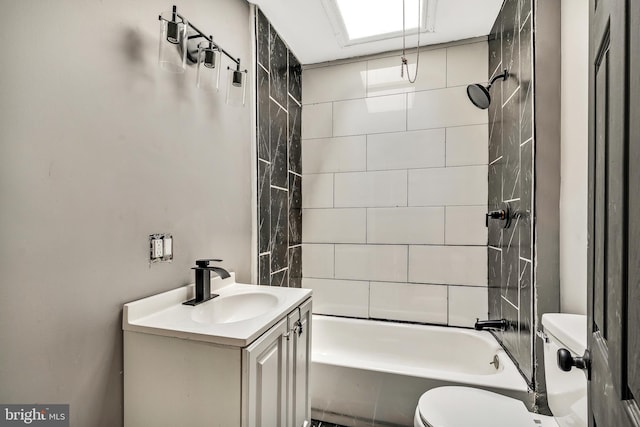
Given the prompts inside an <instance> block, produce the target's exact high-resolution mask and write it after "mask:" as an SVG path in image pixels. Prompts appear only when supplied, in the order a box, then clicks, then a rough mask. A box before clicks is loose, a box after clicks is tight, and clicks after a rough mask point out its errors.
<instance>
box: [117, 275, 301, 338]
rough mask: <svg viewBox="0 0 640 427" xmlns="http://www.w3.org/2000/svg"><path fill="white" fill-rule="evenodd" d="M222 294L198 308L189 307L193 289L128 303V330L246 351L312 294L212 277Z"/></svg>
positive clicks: (213, 288)
mask: <svg viewBox="0 0 640 427" xmlns="http://www.w3.org/2000/svg"><path fill="white" fill-rule="evenodd" d="M211 292H212V293H215V294H218V295H219V296H218V297H216V298H213V299H211V300H209V301H206V302H204V303H202V304H200V305H197V306H189V305H183V304H182V303H183V302H185V301H187V300H190V299H192V298H193V297H194V295H195V289H194V285H187V286H183V287H180V288H177V289H173V290H171V291H168V292H164V293H161V294H158V295H153V296H150V297H147V298H143V299H141V300H138V301H133V302H130V303H128V304H125V305H124V309H123V314H122V329H123V330H125V331H133V332H143V333H146V334H153V335H161V336H167V337H174V338H182V339H188V340H195V341H204V342H209V343H215V344H221V345H231V346H236V347H246V346H248V345H249V344H250V343H251V342H253V341H254V340H255V339H256V338H258V337H259V336H260V335H262V334H263V333H264V332H266V331H267V330H268V329H269V328H271V327H272V326H273V325H275V324H276V323H277V322H278V320H280V319H282V318H283V316H285V315H287V314H288V313H290V312H291V311H292V310H294V309H295V307H297V306H299V305H300V304H301V303H302V302H304V301H305V300H307V299H309V298H310V297H311V290H309V289H299V288H280V287H276V286H257V285H247V284H242V283H236V281H235V274H234V273H231V277H229V278H227V279H220V278H219V277H217V278H213V279H211Z"/></svg>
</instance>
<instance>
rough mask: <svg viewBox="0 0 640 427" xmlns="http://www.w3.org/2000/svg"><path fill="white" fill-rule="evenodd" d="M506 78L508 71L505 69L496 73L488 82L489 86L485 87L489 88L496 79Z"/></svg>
mask: <svg viewBox="0 0 640 427" xmlns="http://www.w3.org/2000/svg"><path fill="white" fill-rule="evenodd" d="M508 78H509V72H508V71H507V70H506V69H505V70H504V71H503V72H502V74H498V75H497V76H495V77H494V78H492V79H491V82H489V86H488V87H487V89H489V88H491V86H493V84H494V83H495V82H496V80H499V79H502V80H507V79H508Z"/></svg>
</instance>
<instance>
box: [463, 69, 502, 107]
mask: <svg viewBox="0 0 640 427" xmlns="http://www.w3.org/2000/svg"><path fill="white" fill-rule="evenodd" d="M507 77H509V73H508V72H507V70H504V72H503V73H502V74H499V75H497V76H495V77H494V78H493V79H491V82H490V83H489V84H488V85H487V86H484V85H482V84H480V83H475V84H472V85H469V86H467V95H468V96H469V99H470V100H471V102H473V105H475V106H476V107H478V108H480V109H481V110H486V109H487V108H489V104H491V94H490V93H489V90H490V89H491V86H492V85H493V83H494V82H495V81H496V80H498V79H503V80H506V79H507Z"/></svg>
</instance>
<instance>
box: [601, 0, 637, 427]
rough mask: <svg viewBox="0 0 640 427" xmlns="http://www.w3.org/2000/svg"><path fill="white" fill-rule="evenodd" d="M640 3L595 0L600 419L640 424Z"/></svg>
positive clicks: (609, 424) (617, 425)
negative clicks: (639, 131) (639, 81)
mask: <svg viewBox="0 0 640 427" xmlns="http://www.w3.org/2000/svg"><path fill="white" fill-rule="evenodd" d="M639 11H640V9H639V6H638V1H637V0H590V17H589V18H590V37H589V39H590V40H589V55H590V57H589V60H590V62H589V64H590V72H589V252H588V254H589V262H588V265H589V275H588V279H589V306H588V315H589V334H590V335H589V343H588V346H589V350H590V358H591V369H590V381H589V425H590V426H594V427H595V426H599V427H625V426H640V411H638V405H637V403H636V399H637V398H640V314H639V304H640V243H639V242H640V230H639V227H640V199H639V194H640V175H639V171H640V150H639V144H640V139H639V135H638V127H639V126H640V116H639V114H638V104H639V102H638V98H639V97H640V86H639V85H638V78H639V77H638V76H640V70H639V69H638V60H639V58H638V56H639V51H638V49H639V48H640V46H639V45H638V40H639V39H638V37H639V33H638V26H639V24H640V22H639V20H638V16H639ZM634 74H635V75H634Z"/></svg>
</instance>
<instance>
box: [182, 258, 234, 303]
mask: <svg viewBox="0 0 640 427" xmlns="http://www.w3.org/2000/svg"><path fill="white" fill-rule="evenodd" d="M221 261H222V260H221V259H199V260H197V261H196V266H195V267H191V269H192V270H195V271H196V297H195V298H194V299H192V300H189V301H185V302H183V304H185V305H198V304H202V303H203V302H205V301H209V300H210V299H213V298H215V297H217V296H218V294H212V293H211V276H210V272H211V271H215V272H216V273H218V276H220V278H221V279H226V278H227V277H230V275H229V272H228V271H227V270H225V269H224V268H221V267H213V266H210V265H209V262H221Z"/></svg>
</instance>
